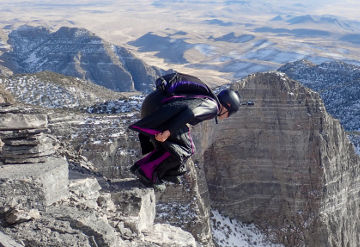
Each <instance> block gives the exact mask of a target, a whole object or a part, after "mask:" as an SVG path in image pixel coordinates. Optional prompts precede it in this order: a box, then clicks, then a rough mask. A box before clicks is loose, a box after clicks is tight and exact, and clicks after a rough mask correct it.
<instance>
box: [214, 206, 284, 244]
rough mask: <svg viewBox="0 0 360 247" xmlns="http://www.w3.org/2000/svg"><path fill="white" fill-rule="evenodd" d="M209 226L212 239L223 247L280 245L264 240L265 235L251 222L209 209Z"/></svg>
mask: <svg viewBox="0 0 360 247" xmlns="http://www.w3.org/2000/svg"><path fill="white" fill-rule="evenodd" d="M211 213H212V216H211V228H212V233H213V237H214V241H215V242H216V244H218V246H223V247H225V246H226V247H282V246H283V245H280V244H272V243H269V241H267V240H266V237H265V235H264V234H263V233H262V232H261V231H260V230H259V229H258V228H257V227H256V226H255V225H253V224H244V223H241V222H239V221H237V220H234V219H230V218H228V217H226V216H223V215H221V213H219V211H217V210H212V211H211Z"/></svg>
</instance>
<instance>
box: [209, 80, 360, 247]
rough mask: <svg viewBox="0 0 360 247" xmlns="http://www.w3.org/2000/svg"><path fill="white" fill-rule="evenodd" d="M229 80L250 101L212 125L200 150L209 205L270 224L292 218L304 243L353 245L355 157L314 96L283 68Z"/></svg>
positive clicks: (356, 239)
mask: <svg viewBox="0 0 360 247" xmlns="http://www.w3.org/2000/svg"><path fill="white" fill-rule="evenodd" d="M233 87H234V88H235V89H238V90H239V91H240V94H241V95H242V98H243V100H245V101H246V100H251V101H254V102H255V106H253V107H242V108H241V109H240V110H239V112H238V113H237V114H236V115H234V116H233V117H231V118H230V119H227V120H225V121H224V122H223V123H221V124H219V125H216V126H215V125H214V126H213V128H215V132H216V133H217V135H216V137H215V140H214V142H213V144H212V145H211V146H210V148H208V149H207V150H205V152H204V159H205V160H204V169H205V173H206V179H207V182H208V186H209V193H210V198H211V204H212V206H214V207H215V208H217V209H220V210H221V211H222V212H223V213H225V214H227V215H229V216H231V217H236V218H238V219H240V220H241V221H244V222H257V223H259V224H261V222H264V221H267V222H269V223H270V224H273V227H274V229H275V228H276V227H278V228H277V229H280V228H279V224H282V227H283V229H286V228H288V230H289V227H292V226H291V224H295V226H294V229H296V231H301V230H302V232H300V233H299V234H300V235H302V236H300V237H301V238H302V239H301V240H300V242H302V243H304V244H306V245H307V246H357V244H358V243H359V237H358V232H359V230H358V229H359V223H358V220H356V219H358V218H359V213H360V208H359V205H358V204H357V201H358V200H359V191H360V187H359V186H358V184H359V176H358V174H359V169H360V161H359V157H358V156H356V154H355V153H354V148H353V145H352V144H351V143H350V141H349V140H348V138H347V137H346V134H345V132H344V130H343V129H342V127H341V125H340V124H339V121H337V120H335V119H333V118H332V117H331V116H329V114H328V113H327V112H326V110H325V107H324V104H323V103H322V101H321V99H320V96H319V95H318V94H317V93H315V92H313V91H311V90H309V89H307V88H305V87H303V86H301V85H300V84H299V83H297V82H296V81H293V80H291V79H289V78H288V77H287V76H286V75H285V74H282V73H258V74H254V75H250V76H249V77H247V78H245V79H244V80H242V81H240V82H239V83H236V84H234V85H233ZM299 212H301V213H299ZM294 216H296V217H294ZM295 218H296V219H300V218H301V220H297V221H296V220H295ZM280 221H281V222H280ZM286 222H287V223H286ZM289 222H292V223H291V224H289ZM275 230H276V229H275ZM273 233H274V232H273ZM275 233H276V232H275ZM278 233H279V232H278ZM297 237H299V236H297ZM285 243H286V242H285ZM286 244H287V245H288V246H295V245H291V244H290V242H287V243H286Z"/></svg>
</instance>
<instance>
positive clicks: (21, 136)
mask: <svg viewBox="0 0 360 247" xmlns="http://www.w3.org/2000/svg"><path fill="white" fill-rule="evenodd" d="M49 132H50V131H49V129H48V115H47V114H45V113H44V111H43V110H41V109H38V110H36V109H32V108H28V107H26V106H21V107H20V106H6V107H5V106H3V107H1V108H0V137H1V139H2V140H3V143H4V145H3V149H2V151H1V162H2V163H1V164H0V246H6V247H7V246H14V247H19V246H34V247H35V246H36V247H41V246H44V247H45V246H46V247H47V246H89V247H90V246H114V247H117V246H124V247H135V246H148V247H152V246H154V247H155V246H164V247H166V246H174V247H182V246H188V247H191V246H192V247H195V246H197V244H196V241H195V239H194V237H193V236H192V235H191V234H190V233H188V232H185V231H184V230H182V229H181V228H178V227H175V226H171V225H169V224H165V223H163V224H158V223H154V218H155V204H156V199H155V194H154V190H153V189H150V188H144V187H143V186H142V185H141V184H140V183H139V182H138V181H136V180H134V179H122V180H117V181H110V180H106V179H105V178H104V177H102V176H99V174H98V173H94V172H92V171H91V170H89V169H88V167H90V166H91V163H89V164H87V161H86V158H82V159H81V158H80V157H78V158H77V159H73V160H69V159H68V160H69V161H70V167H69V164H68V161H67V160H66V159H65V158H64V157H62V156H61V155H59V154H62V153H64V150H60V149H63V148H64V146H62V145H61V146H60V145H53V143H58V142H57V140H56V138H55V137H54V136H52V135H51V134H50V133H49ZM44 147H46V148H44ZM57 147H59V148H60V149H59V150H57ZM49 150H51V152H49ZM79 160H82V161H83V163H81V164H80V163H76V162H78V161H79ZM84 163H85V164H84ZM84 167H86V168H84ZM69 168H70V169H69ZM9 195H11V196H9Z"/></svg>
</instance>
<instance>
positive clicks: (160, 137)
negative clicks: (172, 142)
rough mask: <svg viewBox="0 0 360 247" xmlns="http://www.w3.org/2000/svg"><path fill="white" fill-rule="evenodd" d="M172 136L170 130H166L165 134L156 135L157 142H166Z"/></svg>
mask: <svg viewBox="0 0 360 247" xmlns="http://www.w3.org/2000/svg"><path fill="white" fill-rule="evenodd" d="M169 136H170V131H169V130H165V131H164V132H161V133H159V134H156V135H155V140H157V141H159V142H164V141H166V140H167V139H168V138H169Z"/></svg>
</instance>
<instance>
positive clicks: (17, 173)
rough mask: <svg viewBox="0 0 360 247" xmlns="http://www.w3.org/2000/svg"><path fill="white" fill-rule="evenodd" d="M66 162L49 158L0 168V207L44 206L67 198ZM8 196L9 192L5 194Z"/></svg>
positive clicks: (41, 207) (61, 159) (39, 207)
mask: <svg viewBox="0 0 360 247" xmlns="http://www.w3.org/2000/svg"><path fill="white" fill-rule="evenodd" d="M68 182H69V180H68V163H67V162H66V160H64V159H63V158H55V157H54V158H49V159H48V160H47V161H46V162H45V163H40V164H31V165H28V164H20V165H3V166H1V167H0V208H8V209H10V208H14V207H17V206H19V205H21V207H24V208H29V209H31V208H36V209H44V208H45V207H46V206H49V205H51V204H53V203H54V202H57V201H59V200H61V199H64V198H67V197H68ZM8 195H11V197H10V196H8Z"/></svg>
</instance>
